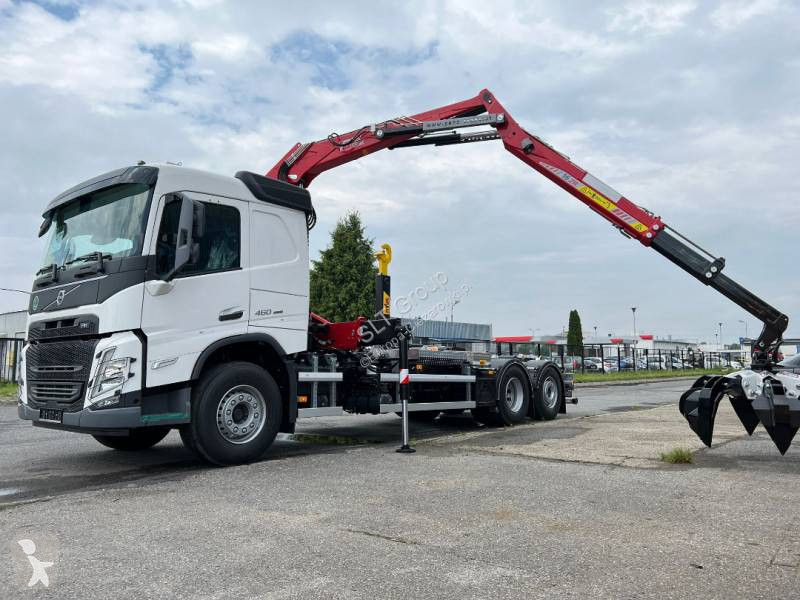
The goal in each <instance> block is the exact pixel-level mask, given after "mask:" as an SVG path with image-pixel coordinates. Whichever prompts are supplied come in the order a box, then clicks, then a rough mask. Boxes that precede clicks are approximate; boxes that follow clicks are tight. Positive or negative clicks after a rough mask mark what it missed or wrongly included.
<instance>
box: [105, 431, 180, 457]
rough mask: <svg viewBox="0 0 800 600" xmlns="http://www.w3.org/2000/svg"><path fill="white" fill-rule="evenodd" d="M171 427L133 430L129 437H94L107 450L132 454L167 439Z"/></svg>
mask: <svg viewBox="0 0 800 600" xmlns="http://www.w3.org/2000/svg"><path fill="white" fill-rule="evenodd" d="M168 433H169V427H147V428H143V429H131V432H130V434H129V435H121V436H117V435H93V436H92V437H93V438H94V439H96V440H97V441H98V442H100V443H101V444H103V446H106V447H107V448H113V449H114V450H123V451H125V452H132V451H134V450H147V449H148V448H152V447H153V446H155V445H156V444H157V443H158V442H160V441H161V440H163V439H164V438H165V437H167V434H168Z"/></svg>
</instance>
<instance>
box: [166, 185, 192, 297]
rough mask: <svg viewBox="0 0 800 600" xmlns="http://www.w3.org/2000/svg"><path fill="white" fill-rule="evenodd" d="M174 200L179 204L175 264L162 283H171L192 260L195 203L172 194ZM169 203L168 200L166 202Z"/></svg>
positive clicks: (181, 195) (180, 195) (179, 195)
mask: <svg viewBox="0 0 800 600" xmlns="http://www.w3.org/2000/svg"><path fill="white" fill-rule="evenodd" d="M174 198H175V200H172V201H173V202H180V203H181V208H180V217H179V219H178V231H177V236H176V242H175V263H174V264H173V266H172V270H171V271H170V272H169V273H167V275H166V276H165V277H164V281H172V280H173V279H174V278H175V275H177V274H178V273H179V272H180V270H181V269H182V268H183V267H184V266H186V264H187V263H189V262H190V261H191V259H192V249H193V247H194V244H193V243H192V233H193V231H192V230H193V223H194V212H195V202H193V201H192V200H190V199H189V198H187V197H186V196H184V195H183V194H174ZM168 201H169V200H168Z"/></svg>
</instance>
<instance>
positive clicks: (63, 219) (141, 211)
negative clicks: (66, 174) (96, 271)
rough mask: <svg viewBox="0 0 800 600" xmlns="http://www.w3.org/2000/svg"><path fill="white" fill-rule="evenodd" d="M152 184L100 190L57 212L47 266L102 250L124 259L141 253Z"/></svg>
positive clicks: (137, 184)
mask: <svg viewBox="0 0 800 600" xmlns="http://www.w3.org/2000/svg"><path fill="white" fill-rule="evenodd" d="M150 192H151V187H150V186H148V185H144V184H139V183H131V184H124V185H118V186H115V187H112V188H109V189H105V190H100V191H98V192H95V193H93V194H89V195H87V196H84V197H82V198H79V199H77V200H75V201H74V202H70V203H68V204H65V205H63V206H59V207H58V208H56V209H55V210H54V211H53V215H52V224H51V225H50V234H49V237H48V240H47V246H46V250H45V255H44V259H43V261H42V266H43V267H48V266H50V265H52V264H54V263H55V264H56V265H58V266H59V267H62V266H64V264H65V263H68V262H70V261H74V260H75V259H80V258H81V257H85V256H87V255H88V256H91V255H92V253H96V252H101V253H102V254H104V255H106V257H111V258H123V257H125V256H133V255H137V254H140V253H141V251H142V243H143V241H144V229H145V223H146V219H147V207H148V205H149V201H150Z"/></svg>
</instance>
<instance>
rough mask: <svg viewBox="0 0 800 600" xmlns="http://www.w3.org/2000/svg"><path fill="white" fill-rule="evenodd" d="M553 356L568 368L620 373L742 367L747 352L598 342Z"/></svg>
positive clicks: (591, 371)
mask: <svg viewBox="0 0 800 600" xmlns="http://www.w3.org/2000/svg"><path fill="white" fill-rule="evenodd" d="M559 350H560V352H559V353H558V354H557V355H555V356H552V358H553V359H554V360H555V361H556V362H558V363H560V364H561V366H562V367H563V368H564V369H565V370H567V371H574V372H580V373H617V372H620V371H682V370H685V369H721V368H730V369H742V368H744V367H745V366H746V360H747V358H746V357H747V352H736V351H725V352H700V351H694V350H650V349H641V348H631V347H629V346H626V347H621V346H617V345H607V344H598V345H595V346H582V347H581V348H580V349H579V351H578V352H576V353H574V354H565V352H564V349H563V347H562V348H560V349H559Z"/></svg>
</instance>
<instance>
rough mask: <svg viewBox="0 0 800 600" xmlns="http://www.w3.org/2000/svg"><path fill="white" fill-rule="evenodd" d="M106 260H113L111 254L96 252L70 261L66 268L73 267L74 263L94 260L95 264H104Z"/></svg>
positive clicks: (66, 263)
mask: <svg viewBox="0 0 800 600" xmlns="http://www.w3.org/2000/svg"><path fill="white" fill-rule="evenodd" d="M104 258H111V255H110V254H103V253H102V252H98V251H96V250H95V251H94V252H89V253H87V254H83V255H81V256H79V257H78V258H73V259H72V260H68V261H67V262H65V263H64V266H65V267H66V266H67V265H71V264H73V263H76V262H81V261H84V260H93V261H95V262H101V263H102V262H103V259H104Z"/></svg>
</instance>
